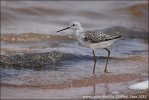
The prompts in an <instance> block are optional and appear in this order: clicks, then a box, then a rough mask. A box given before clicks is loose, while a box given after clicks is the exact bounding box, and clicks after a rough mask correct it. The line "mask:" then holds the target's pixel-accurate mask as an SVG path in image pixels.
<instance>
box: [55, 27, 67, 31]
mask: <svg viewBox="0 0 149 100" xmlns="http://www.w3.org/2000/svg"><path fill="white" fill-rule="evenodd" d="M67 29H70V27H66V28H64V29H61V30H59V31H57V32H60V31H64V30H67Z"/></svg>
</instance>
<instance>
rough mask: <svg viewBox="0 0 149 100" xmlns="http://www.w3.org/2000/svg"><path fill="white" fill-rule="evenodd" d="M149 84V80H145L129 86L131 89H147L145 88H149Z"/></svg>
mask: <svg viewBox="0 0 149 100" xmlns="http://www.w3.org/2000/svg"><path fill="white" fill-rule="evenodd" d="M148 85H149V81H148V80H147V81H144V82H140V83H137V84H134V85H131V86H129V88H130V89H134V90H136V89H141V90H145V89H149V87H148Z"/></svg>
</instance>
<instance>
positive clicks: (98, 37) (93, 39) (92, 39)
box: [83, 31, 122, 43]
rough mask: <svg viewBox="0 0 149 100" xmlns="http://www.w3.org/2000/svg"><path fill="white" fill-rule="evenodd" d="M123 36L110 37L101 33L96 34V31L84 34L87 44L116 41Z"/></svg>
mask: <svg viewBox="0 0 149 100" xmlns="http://www.w3.org/2000/svg"><path fill="white" fill-rule="evenodd" d="M121 37H122V36H120V35H109V34H105V33H101V32H96V31H93V32H92V31H87V32H85V34H84V37H83V40H84V41H85V42H89V43H99V42H103V41H109V40H114V39H117V38H121Z"/></svg>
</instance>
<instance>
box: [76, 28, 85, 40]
mask: <svg viewBox="0 0 149 100" xmlns="http://www.w3.org/2000/svg"><path fill="white" fill-rule="evenodd" d="M83 33H84V30H83V28H80V29H78V30H75V35H76V38H77V40H80V38H81V35H82V34H83Z"/></svg>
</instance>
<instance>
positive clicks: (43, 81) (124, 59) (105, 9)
mask: <svg viewBox="0 0 149 100" xmlns="http://www.w3.org/2000/svg"><path fill="white" fill-rule="evenodd" d="M1 3H2V7H1V9H2V10H1V16H2V18H1V84H2V98H9V97H8V95H10V97H12V98H26V97H27V98H28V97H29V95H31V94H32V95H33V97H32V98H38V99H39V98H50V97H51V98H60V97H62V96H65V97H66V98H82V96H83V95H92V93H93V92H91V90H92V88H93V90H94V88H95V85H96V90H97V92H96V93H94V95H105V94H106V91H107V88H103V87H104V84H107V86H108V87H109V88H110V89H109V91H110V92H109V93H108V94H107V95H113V94H112V93H113V92H115V91H116V93H117V92H118V93H119V92H120V93H123V92H121V91H126V93H127V92H129V91H130V92H132V91H131V90H130V89H127V87H128V85H130V84H132V83H136V82H138V81H140V80H145V79H147V77H148V71H147V70H148V68H147V67H148V61H147V59H148V9H147V8H148V5H147V1H108V2H104V1H92V2H91V1H86V2H84V1H71V2H70V1H69V2H68V1H58V2H54V1H44V2H42V3H41V1H2V2H1ZM76 6H77V8H76ZM74 7H75V9H74ZM74 19H75V20H78V21H79V22H80V23H81V24H82V26H83V27H84V29H85V30H88V29H96V30H100V29H102V30H103V29H105V28H108V29H106V31H107V32H120V33H121V34H123V36H124V38H123V39H121V40H118V41H117V42H115V43H114V44H113V45H112V46H111V47H109V49H110V51H111V57H110V60H109V65H108V70H109V73H104V72H103V71H104V66H105V62H106V56H107V52H106V51H105V50H104V49H98V50H96V51H95V52H96V56H97V65H96V75H97V77H96V78H95V80H97V81H95V82H94V85H93V83H88V82H86V83H84V82H83V81H84V80H86V79H88V80H89V81H93V80H92V77H93V74H92V69H93V57H92V51H91V49H90V48H87V47H84V46H82V45H81V44H80V43H78V41H77V40H76V38H75V36H74V34H72V33H71V31H65V32H61V33H56V31H57V30H59V29H62V28H64V27H67V25H68V24H69V22H71V21H72V20H74ZM53 51H56V52H57V53H55V55H54V56H51V55H50V57H52V58H49V60H50V61H51V62H47V60H43V61H40V59H36V60H37V61H36V62H35V63H34V62H32V63H30V64H31V65H30V66H29V67H28V66H27V65H26V64H27V63H28V62H29V61H32V57H39V58H42V57H49V56H47V55H48V54H49V53H52V52H53ZM33 55H34V56H33ZM17 57H22V58H20V59H23V61H22V62H21V63H17V65H16V64H14V65H13V66H12V64H8V63H13V62H17V61H18V58H17ZM28 57H31V58H30V59H29V58H28ZM56 57H58V60H57V58H56ZM6 58H7V59H9V61H7V59H6ZM25 58H28V59H25ZM6 61H7V63H6ZM20 61H21V60H20ZM33 61H35V60H33ZM38 61H39V62H38ZM39 65H40V68H39ZM102 76H104V77H102ZM117 76H119V77H117ZM105 77H107V78H105ZM112 77H117V80H115V81H114V80H110V79H112ZM98 79H101V80H98ZM121 79H124V80H121ZM125 79H126V80H125ZM107 80H109V81H107ZM75 82H76V83H75ZM85 84H87V86H86V85H85ZM92 85H93V86H94V87H92ZM116 86H117V87H116ZM29 87H30V88H31V89H30V88H29ZM45 87H46V88H47V89H51V90H44V89H45ZM32 88H34V90H32ZM99 88H100V89H101V88H103V89H101V90H102V91H99ZM14 89H15V90H14ZM61 89H62V90H61ZM37 91H38V92H37ZM78 91H79V92H78ZM16 92H17V93H18V92H19V93H20V94H19V95H18V94H17V95H14V93H16ZM25 92H28V93H29V94H26V93H25ZM69 92H70V94H71V95H67V94H68V93H69ZM36 94H38V97H37V95H36ZM39 94H40V95H39ZM43 94H44V95H43ZM47 94H48V95H49V96H47ZM57 95H59V97H57Z"/></svg>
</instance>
